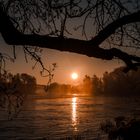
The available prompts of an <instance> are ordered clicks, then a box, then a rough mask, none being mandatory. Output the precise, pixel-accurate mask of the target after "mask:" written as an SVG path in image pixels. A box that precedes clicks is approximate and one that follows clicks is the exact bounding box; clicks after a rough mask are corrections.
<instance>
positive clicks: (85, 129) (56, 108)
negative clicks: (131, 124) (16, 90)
mask: <svg viewBox="0 0 140 140" xmlns="http://www.w3.org/2000/svg"><path fill="white" fill-rule="evenodd" d="M0 113H1V114H0V140H41V139H43V138H44V140H45V138H46V139H50V140H54V139H63V138H66V137H71V136H73V135H82V137H83V138H84V139H87V140H94V139H95V138H96V137H97V135H98V133H99V132H100V131H99V127H100V123H101V122H102V121H103V120H106V119H110V118H114V117H116V116H127V117H129V116H130V117H131V116H140V100H139V99H136V98H127V97H125V98H124V97H122V98H115V97H114V98H113V97H86V96H82V97H78V96H77V94H73V95H72V96H71V97H68V98H55V99H47V98H46V96H45V95H44V94H36V95H32V96H29V97H28V101H27V102H25V103H24V106H23V108H22V110H21V112H20V113H19V115H18V116H17V117H16V118H14V119H13V120H7V118H6V117H5V115H3V114H2V111H0Z"/></svg>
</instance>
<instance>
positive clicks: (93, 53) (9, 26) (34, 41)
mask: <svg viewBox="0 0 140 140" xmlns="http://www.w3.org/2000/svg"><path fill="white" fill-rule="evenodd" d="M0 19H1V21H0V32H1V34H2V36H3V38H4V40H5V42H6V43H7V44H9V45H30V46H39V47H42V48H50V49H56V50H60V51H69V52H75V53H79V54H84V55H87V56H89V57H96V58H101V59H106V60H111V59H113V58H114V57H117V58H119V59H121V60H123V61H124V62H125V63H126V64H127V66H129V67H131V68H132V67H133V61H135V62H138V63H139V62H140V57H136V56H132V55H129V54H127V53H125V52H122V51H121V50H119V49H116V48H113V49H109V50H107V49H103V48H100V47H99V45H100V44H101V43H103V42H104V41H105V40H106V39H107V38H108V37H109V36H110V35H112V34H113V33H114V32H115V31H116V29H118V28H119V27H122V26H123V25H126V24H129V23H133V22H140V11H138V12H136V13H133V14H130V15H127V16H124V17H122V18H120V19H118V20H116V21H114V22H112V23H111V24H109V25H108V26H106V27H105V28H104V29H103V30H102V31H100V32H99V34H98V35H97V36H95V37H94V38H93V39H92V40H89V41H85V40H78V39H72V38H61V37H51V36H47V35H38V34H23V33H21V32H19V31H18V30H17V29H16V28H15V27H14V26H13V23H12V22H11V20H10V17H9V16H8V15H6V13H5V12H4V11H3V9H2V8H1V7H0Z"/></svg>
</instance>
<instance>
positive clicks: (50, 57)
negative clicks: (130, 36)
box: [0, 36, 123, 84]
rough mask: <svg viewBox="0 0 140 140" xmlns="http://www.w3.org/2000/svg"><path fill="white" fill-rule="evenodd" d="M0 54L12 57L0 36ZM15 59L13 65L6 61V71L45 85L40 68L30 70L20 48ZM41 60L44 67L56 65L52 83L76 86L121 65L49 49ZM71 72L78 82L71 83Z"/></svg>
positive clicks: (31, 64)
mask: <svg viewBox="0 0 140 140" xmlns="http://www.w3.org/2000/svg"><path fill="white" fill-rule="evenodd" d="M0 52H6V53H8V54H10V56H12V57H13V54H12V47H11V46H9V45H7V44H6V43H5V42H4V40H3V39H2V37H1V36H0ZM16 56H17V59H16V61H15V62H14V63H11V62H10V63H9V62H8V61H7V65H6V69H7V70H8V71H9V72H12V73H28V74H31V75H33V76H35V77H36V78H37V83H38V84H45V83H46V82H47V79H46V78H44V77H41V76H40V70H41V68H40V67H39V66H37V67H36V69H34V70H32V66H33V64H34V62H33V61H31V59H30V58H29V59H28V63H26V61H25V58H24V54H23V50H22V47H19V46H18V47H17V48H16ZM42 58H43V59H42V60H43V62H44V64H45V66H47V67H49V65H51V64H52V63H57V68H56V70H55V71H54V79H53V82H59V83H70V84H78V83H80V82H82V79H83V77H84V76H85V75H86V74H87V75H90V76H92V75H93V74H96V75H97V76H100V77H101V76H102V74H103V73H104V72H105V71H112V70H113V69H114V68H116V67H118V66H120V65H122V64H123V63H122V62H121V61H119V60H115V61H105V60H101V59H95V58H91V57H87V56H85V55H79V54H76V53H69V52H60V51H56V50H51V49H44V51H43V53H42ZM72 72H77V73H78V75H79V78H78V80H76V81H73V80H72V79H71V77H70V75H71V73H72Z"/></svg>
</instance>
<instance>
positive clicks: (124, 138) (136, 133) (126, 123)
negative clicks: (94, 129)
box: [101, 116, 140, 140]
mask: <svg viewBox="0 0 140 140" xmlns="http://www.w3.org/2000/svg"><path fill="white" fill-rule="evenodd" d="M101 130H102V131H103V132H104V133H106V134H107V135H108V139H109V140H140V120H139V119H127V118H125V117H123V116H120V117H117V118H115V119H114V120H113V121H111V120H107V121H105V122H103V123H101Z"/></svg>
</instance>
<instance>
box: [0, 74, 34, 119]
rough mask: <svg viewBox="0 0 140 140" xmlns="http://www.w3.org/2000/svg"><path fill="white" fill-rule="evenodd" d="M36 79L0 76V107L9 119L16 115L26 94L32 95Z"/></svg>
mask: <svg viewBox="0 0 140 140" xmlns="http://www.w3.org/2000/svg"><path fill="white" fill-rule="evenodd" d="M35 89H36V79H35V78H34V77H32V76H30V75H28V74H16V75H12V74H11V73H7V72H6V71H5V72H4V73H3V74H0V107H1V108H3V109H5V110H6V111H7V112H8V118H9V119H11V118H13V117H14V116H16V115H17V114H18V112H19V111H20V107H21V106H22V105H23V101H24V100H25V98H26V96H27V94H29V93H34V92H35Z"/></svg>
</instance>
